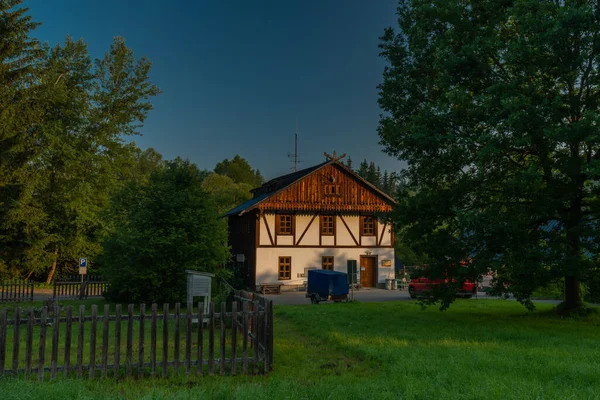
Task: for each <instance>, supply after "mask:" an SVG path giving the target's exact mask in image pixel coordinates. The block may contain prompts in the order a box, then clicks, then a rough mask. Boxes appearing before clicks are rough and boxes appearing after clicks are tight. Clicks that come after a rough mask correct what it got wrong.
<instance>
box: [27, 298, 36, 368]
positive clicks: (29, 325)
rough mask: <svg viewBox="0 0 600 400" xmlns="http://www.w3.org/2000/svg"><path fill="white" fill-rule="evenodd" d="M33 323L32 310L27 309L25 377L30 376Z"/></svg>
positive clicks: (33, 315)
mask: <svg viewBox="0 0 600 400" xmlns="http://www.w3.org/2000/svg"><path fill="white" fill-rule="evenodd" d="M34 323H35V314H34V311H33V308H30V309H29V315H28V316H27V338H26V340H27V343H26V345H25V376H29V375H30V374H31V353H33V325H34Z"/></svg>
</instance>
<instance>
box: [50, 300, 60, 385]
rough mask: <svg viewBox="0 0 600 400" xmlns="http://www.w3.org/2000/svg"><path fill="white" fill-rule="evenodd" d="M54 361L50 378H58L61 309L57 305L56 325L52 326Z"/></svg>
mask: <svg viewBox="0 0 600 400" xmlns="http://www.w3.org/2000/svg"><path fill="white" fill-rule="evenodd" d="M52 328H53V330H52V331H53V332H52V360H51V361H50V365H51V372H50V377H51V378H52V379H54V378H56V371H57V366H58V365H57V364H58V339H59V334H60V307H59V306H58V304H57V303H55V304H54V325H53V326H52Z"/></svg>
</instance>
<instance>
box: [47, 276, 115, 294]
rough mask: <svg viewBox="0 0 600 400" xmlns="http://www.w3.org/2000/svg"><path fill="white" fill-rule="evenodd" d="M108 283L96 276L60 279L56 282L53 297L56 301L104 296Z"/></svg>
mask: <svg viewBox="0 0 600 400" xmlns="http://www.w3.org/2000/svg"><path fill="white" fill-rule="evenodd" d="M107 287H108V282H106V281H103V280H102V278H101V277H99V276H94V275H83V280H82V279H81V275H73V276H65V277H59V278H56V279H55V280H54V288H53V291H52V297H53V298H54V299H63V300H64V299H87V298H88V297H89V296H102V293H104V291H106V288H107Z"/></svg>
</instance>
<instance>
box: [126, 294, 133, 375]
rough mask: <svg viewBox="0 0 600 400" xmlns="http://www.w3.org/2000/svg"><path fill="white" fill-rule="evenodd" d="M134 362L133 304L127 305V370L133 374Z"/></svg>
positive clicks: (128, 373)
mask: <svg viewBox="0 0 600 400" xmlns="http://www.w3.org/2000/svg"><path fill="white" fill-rule="evenodd" d="M132 364H133V304H129V305H128V306H127V347H126V350H125V371H126V375H127V376H131V372H132Z"/></svg>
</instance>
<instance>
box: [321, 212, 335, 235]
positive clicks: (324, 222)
mask: <svg viewBox="0 0 600 400" xmlns="http://www.w3.org/2000/svg"><path fill="white" fill-rule="evenodd" d="M334 233H335V216H333V215H321V235H327V236H332V235H333V234H334Z"/></svg>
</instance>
